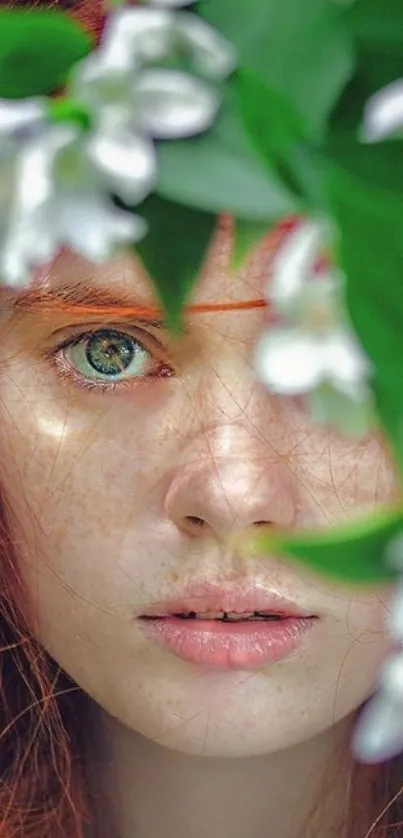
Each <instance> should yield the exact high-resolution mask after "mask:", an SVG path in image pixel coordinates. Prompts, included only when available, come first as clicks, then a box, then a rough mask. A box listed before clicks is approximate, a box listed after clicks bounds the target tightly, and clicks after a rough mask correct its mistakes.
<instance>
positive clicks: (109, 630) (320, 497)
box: [0, 225, 396, 756]
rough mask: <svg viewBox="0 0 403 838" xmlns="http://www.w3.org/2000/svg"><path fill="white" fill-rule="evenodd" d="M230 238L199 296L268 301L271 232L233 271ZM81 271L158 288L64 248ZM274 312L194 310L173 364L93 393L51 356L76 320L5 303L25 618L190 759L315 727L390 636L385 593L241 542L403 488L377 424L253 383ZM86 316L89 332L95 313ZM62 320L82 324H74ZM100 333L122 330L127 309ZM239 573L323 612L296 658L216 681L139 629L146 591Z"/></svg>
mask: <svg viewBox="0 0 403 838" xmlns="http://www.w3.org/2000/svg"><path fill="white" fill-rule="evenodd" d="M230 251H231V230H230V226H229V225H227V226H226V225H223V226H222V228H221V229H220V230H219V231H218V232H217V235H216V237H215V240H214V242H213V244H212V247H211V251H210V254H209V257H208V259H207V260H206V263H205V265H204V266H203V269H202V272H201V276H200V280H199V283H198V285H197V289H196V292H195V294H194V301H195V302H200V301H214V300H247V299H251V298H255V297H258V296H261V295H262V293H263V292H264V287H265V283H266V282H267V264H268V254H269V245H268V242H267V240H264V241H263V242H262V243H261V245H260V246H259V248H257V249H256V251H255V252H254V253H253V254H252V256H251V258H250V259H249V260H248V261H247V263H246V264H245V266H244V268H243V269H242V271H241V272H240V273H239V274H238V275H237V276H236V277H234V275H233V274H232V273H231V270H230V255H231V254H230ZM73 274H74V276H75V278H77V277H78V278H80V277H82V281H83V282H85V277H87V276H89V275H90V276H91V279H92V280H99V281H100V282H102V280H104V281H105V280H107V278H108V276H113V277H114V281H116V282H118V283H121V284H126V286H127V285H128V284H131V285H132V286H133V289H134V290H135V291H136V292H137V293H140V294H142V295H144V296H146V297H147V295H148V296H149V295H150V294H151V293H152V292H151V288H150V283H149V282H148V281H147V279H146V277H145V276H144V273H143V272H142V270H141V268H140V267H139V266H138V265H136V263H135V262H134V261H131V259H129V257H119V259H116V260H115V262H114V263H113V264H112V266H108V268H96V269H94V268H93V267H92V266H90V265H88V263H85V262H84V261H83V260H81V259H79V258H78V257H74V256H72V255H71V254H67V255H64V256H63V257H62V258H61V259H59V260H58V261H57V263H56V264H55V266H54V267H53V269H52V271H51V276H50V281H51V282H63V281H64V280H66V279H69V278H70V277H71V276H72V275H73ZM265 317H266V314H265V312H264V310H261V309H260V310H259V309H257V310H252V311H246V312H245V311H243V312H240V313H237V312H224V313H215V314H201V315H199V314H198V315H191V316H190V317H189V321H188V323H189V333H188V335H187V336H186V337H185V338H183V339H182V341H178V340H177V339H173V338H172V337H170V336H167V335H166V334H165V333H164V332H159V333H158V334H157V333H156V332H155V330H154V331H153V332H152V333H153V335H154V338H155V339H156V340H158V341H159V343H160V344H161V345H162V350H161V349H160V352H161V351H162V354H163V355H164V356H165V357H166V358H168V357H169V358H170V360H171V361H173V367H174V369H175V373H176V375H175V376H174V377H171V378H167V379H158V378H157V379H149V380H147V381H141V380H137V381H133V386H132V387H130V388H127V387H126V388H125V389H121V390H116V391H115V392H109V393H98V392H96V391H93V390H92V391H87V390H85V389H83V388H80V387H78V386H77V385H75V384H74V383H73V382H71V381H70V382H66V381H63V380H61V379H60V378H59V377H58V375H57V372H56V370H55V368H54V367H53V366H52V365H51V363H50V362H49V361H48V360H46V358H45V352H46V351H47V350H49V348H51V347H53V346H54V345H55V344H56V343H57V341H58V340H59V337H58V338H56V337H55V336H54V333H55V331H56V330H61V332H62V338H64V337H66V334H67V333H68V330H69V329H71V327H72V322H71V319H70V321H69V319H68V317H67V318H66V316H64V317H63V318H62V319H60V318H59V319H58V316H57V315H55V314H53V315H52V317H51V318H50V319H49V318H48V319H47V318H46V317H45V316H44V315H40V314H39V313H37V314H35V315H33V314H30V315H29V316H28V315H26V316H23V317H21V318H18V319H16V320H15V321H11V320H10V319H9V317H8V315H7V314H5V315H3V329H2V336H1V341H0V382H1V384H0V386H1V394H2V399H1V403H0V427H1V434H0V464H1V465H0V479H1V481H2V483H3V485H4V487H5V494H6V497H7V500H8V503H9V505H10V509H11V510H12V511H13V515H12V516H10V526H11V527H12V530H13V537H14V538H15V539H16V541H17V543H18V545H19V552H20V556H21V569H22V574H23V578H24V581H25V583H26V585H27V587H28V590H29V592H30V595H31V596H32V597H33V598H34V601H35V604H36V606H37V613H38V620H37V625H36V626H35V630H36V632H37V634H38V636H39V637H40V639H41V640H42V641H43V643H44V645H45V647H46V648H47V650H48V651H49V652H50V654H51V655H52V656H54V657H55V658H56V659H57V660H58V662H59V663H60V664H61V666H62V667H63V668H64V669H65V670H66V671H67V672H68V673H69V674H70V675H71V676H72V677H73V678H74V679H75V680H76V681H77V682H78V684H79V685H80V686H81V687H82V688H83V689H84V690H86V691H87V692H88V693H89V695H91V696H92V697H93V698H94V699H95V701H96V702H98V703H99V705H101V707H103V708H104V709H105V710H107V711H108V712H109V713H111V714H112V715H113V716H115V717H117V718H118V719H119V720H120V721H121V722H123V723H124V724H125V725H126V726H127V727H129V728H131V729H133V730H136V731H138V732H140V733H142V734H143V735H145V736H146V737H150V738H153V739H154V740H155V741H157V742H160V743H161V744H164V745H166V746H168V747H170V748H175V749H177V750H180V751H182V752H185V753H198V752H199V751H200V750H201V749H203V752H204V753H210V754H212V755H217V756H219V755H227V756H231V755H239V754H243V755H253V754H263V753H269V752H272V751H275V750H278V749H285V748H288V747H291V746H293V745H295V744H297V743H299V742H302V741H304V740H306V739H308V738H309V737H311V736H313V735H315V734H316V733H319V732H321V731H323V730H325V729H326V728H328V727H329V726H331V725H333V724H334V723H335V722H336V721H337V720H339V719H342V718H343V717H344V716H346V715H347V714H348V713H350V712H351V711H352V710H353V709H355V708H356V707H358V706H359V705H360V704H361V703H362V702H363V701H364V700H365V699H366V698H367V697H368V695H369V694H370V693H371V691H372V688H373V685H374V679H375V676H376V672H377V669H378V665H379V661H380V659H381V658H382V656H383V655H384V654H385V652H386V650H387V648H388V641H387V638H386V635H385V617H386V615H387V596H388V593H389V592H388V589H387V588H378V589H375V590H374V589H373V588H372V589H371V590H367V589H359V590H356V589H352V588H351V587H347V586H344V585H342V584H337V585H336V584H334V583H333V582H329V581H328V580H326V579H323V578H320V577H317V576H315V575H313V574H312V573H311V572H309V571H308V570H305V569H304V568H302V567H301V566H300V565H293V564H292V563H290V562H288V563H285V562H280V561H279V560H278V559H274V558H271V557H264V558H262V557H259V556H257V555H250V556H246V557H245V556H244V555H242V556H240V555H239V553H237V548H236V546H234V544H235V545H236V540H237V539H238V537H239V536H241V535H242V533H243V532H246V531H247V530H248V528H249V527H250V526H251V525H253V524H254V522H257V521H259V522H261V521H266V522H267V524H266V525H267V527H270V526H271V525H272V524H280V525H286V526H292V527H308V526H309V527H311V526H327V525H329V524H333V523H335V522H338V521H345V520H346V519H348V518H351V517H353V516H356V515H358V514H359V513H360V512H364V511H369V510H371V509H373V508H375V507H376V506H377V505H379V504H382V503H386V502H388V501H389V500H391V499H392V498H393V496H394V494H395V492H396V486H395V480H394V474H393V469H392V467H391V465H390V463H389V461H388V458H387V455H386V453H385V448H384V446H383V444H382V441H381V440H380V438H379V437H377V436H371V437H369V438H368V439H366V440H365V441H361V442H360V443H359V444H357V443H355V442H351V441H350V440H346V439H343V438H341V437H338V436H337V435H336V434H331V433H329V432H327V431H324V430H319V429H318V428H315V427H312V425H310V423H309V419H308V417H307V416H306V415H305V414H304V412H303V411H302V410H301V407H300V405H299V404H297V403H296V401H293V400H292V399H287V400H282V399H278V398H276V397H274V396H273V395H270V394H269V393H268V392H267V391H266V390H265V388H264V387H263V386H262V385H261V384H260V383H259V382H258V381H257V380H256V376H255V374H254V372H253V369H252V366H251V352H252V349H253V345H254V342H255V340H256V337H257V335H258V333H259V330H260V329H261V328H262V325H263V323H264V321H265ZM59 320H60V322H59ZM78 323H79V326H80V328H81V327H82V331H83V332H84V331H86V330H89V329H90V328H91V329H92V328H99V323H98V321H97V319H96V318H91V316H90V315H87V316H86V319H85V318H84V317H81V318H80V319H79V320H78ZM73 325H74V329H75V331H76V332H77V331H79V330H77V318H76V319H75V320H74V323H73ZM103 325H104V324H103ZM111 327H112V328H114V329H123V330H126V331H127V330H128V324H127V323H122V322H120V321H119V320H117V321H113V322H112V321H111ZM142 328H144V327H142ZM136 334H137V332H136ZM190 516H193V517H194V518H200V519H202V520H203V521H204V522H205V525H204V526H203V527H201V528H200V527H199V528H195V527H194V526H193V525H192V524H191V523H189V518H190ZM247 573H250V574H251V575H254V576H256V577H257V578H258V579H259V580H260V581H261V582H262V583H265V584H267V586H268V587H269V588H270V589H272V590H276V591H279V592H281V593H282V594H283V595H284V596H286V597H289V598H291V599H292V600H294V601H296V602H297V603H298V604H299V605H301V607H303V608H308V609H309V610H310V611H311V612H312V613H317V614H319V615H320V616H321V618H322V620H321V623H320V624H319V625H318V626H317V627H316V628H315V630H314V633H313V634H312V635H311V636H310V640H309V642H308V643H307V644H306V645H305V646H303V647H301V648H300V649H299V650H298V652H296V653H295V654H293V655H292V656H291V657H290V658H289V659H287V660H284V661H282V662H280V663H277V664H275V665H273V666H267V667H266V668H265V669H262V671H260V672H258V673H242V672H232V673H226V674H225V676H224V674H221V675H219V674H217V673H216V674H214V675H213V674H212V673H209V672H206V671H203V672H202V671H198V670H196V669H194V668H193V667H191V666H190V665H189V664H187V663H185V662H183V661H181V660H179V659H177V658H175V657H173V656H172V655H171V654H170V653H169V652H168V651H165V650H164V649H161V648H157V647H156V646H154V645H153V644H152V643H151V642H150V641H148V640H147V639H146V638H145V637H144V635H143V634H142V633H140V632H139V630H138V628H137V627H136V623H135V618H136V616H138V615H139V614H140V613H141V612H142V610H144V608H145V606H146V605H147V604H148V603H150V602H153V601H155V600H160V599H162V598H168V597H173V596H178V595H180V593H181V591H182V590H183V589H184V587H185V586H186V585H187V584H189V583H190V582H195V581H204V580H206V579H209V580H217V579H218V578H219V577H220V576H223V575H225V576H226V578H229V577H230V576H232V577H233V578H237V577H239V576H245V575H246V574H247ZM178 719H179V720H180V724H179V723H178ZM273 719H275V720H276V723H275V724H273Z"/></svg>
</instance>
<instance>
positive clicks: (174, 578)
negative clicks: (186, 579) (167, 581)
mask: <svg viewBox="0 0 403 838" xmlns="http://www.w3.org/2000/svg"><path fill="white" fill-rule="evenodd" d="M170 577H171V579H172V582H179V573H174V572H172V573H170Z"/></svg>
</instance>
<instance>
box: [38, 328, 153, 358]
mask: <svg viewBox="0 0 403 838" xmlns="http://www.w3.org/2000/svg"><path fill="white" fill-rule="evenodd" d="M151 328H152V327H151ZM103 329H107V330H108V329H111V330H115V331H117V332H122V334H127V335H129V337H132V338H134V339H136V338H137V339H138V340H139V341H140V342H144V343H145V345H146V342H147V341H151V343H152V345H153V348H154V350H157V351H160V352H164V353H165V354H168V350H167V348H166V347H165V346H164V345H163V344H162V343H161V341H160V340H158V338H157V337H156V336H155V335H153V334H152V332H150V331H148V330H146V329H143V328H141V326H138V325H137V323H134V322H130V323H128V322H126V323H121V322H118V321H111V320H108V321H105V322H100V321H99V320H98V321H96V322H95V323H85V324H83V323H80V324H76V325H74V326H64V327H63V328H61V329H56V331H54V332H52V335H51V336H50V338H49V344H50V346H49V347H48V351H49V352H52V351H53V349H54V350H55V351H56V352H57V351H59V350H61V349H64V348H65V347H66V346H69V345H71V343H72V342H73V341H74V340H75V339H76V340H77V343H78V342H79V341H81V340H85V339H86V338H88V337H91V336H92V335H93V334H95V333H96V332H99V331H102V330H103ZM63 335H65V338H64V339H63V338H62V336H63ZM146 348H148V347H147V346H146ZM150 351H151V350H150Z"/></svg>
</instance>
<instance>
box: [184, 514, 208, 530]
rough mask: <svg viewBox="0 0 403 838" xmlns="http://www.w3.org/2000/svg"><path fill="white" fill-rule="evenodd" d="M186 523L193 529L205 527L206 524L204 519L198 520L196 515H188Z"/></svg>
mask: <svg viewBox="0 0 403 838" xmlns="http://www.w3.org/2000/svg"><path fill="white" fill-rule="evenodd" d="M186 521H187V522H188V523H189V524H191V525H192V526H193V527H204V525H205V523H206V522H205V521H203V518H197V517H196V515H186Z"/></svg>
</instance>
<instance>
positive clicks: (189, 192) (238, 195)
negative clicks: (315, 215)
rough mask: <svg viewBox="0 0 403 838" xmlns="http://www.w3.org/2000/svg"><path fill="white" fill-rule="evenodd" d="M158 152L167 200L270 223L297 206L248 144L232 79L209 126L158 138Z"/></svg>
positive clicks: (160, 184) (293, 211) (160, 186)
mask: <svg viewBox="0 0 403 838" xmlns="http://www.w3.org/2000/svg"><path fill="white" fill-rule="evenodd" d="M158 157H159V181H158V186H157V192H158V194H159V195H161V196H163V197H164V198H167V199H169V200H172V201H178V202H179V203H181V204H185V205H187V206H193V207H197V208H199V209H203V210H206V211H207V212H212V213H223V212H227V213H231V214H232V215H235V216H237V217H238V218H244V219H247V220H250V221H253V220H254V221H258V220H259V221H266V222H267V224H268V225H270V224H271V223H272V222H274V221H277V220H279V219H281V218H284V216H286V215H293V214H298V213H299V212H300V211H301V208H302V207H301V202H300V201H298V199H297V198H296V197H295V195H293V194H292V193H291V192H290V191H289V190H288V189H287V188H286V187H284V186H283V185H282V184H281V182H280V181H279V180H278V178H276V176H275V174H274V173H273V172H270V171H269V167H268V166H267V165H266V164H264V163H263V162H262V161H261V160H260V158H259V155H258V154H257V152H256V150H255V149H254V148H252V145H251V144H250V140H249V138H248V135H247V133H246V131H245V128H244V126H243V124H242V120H241V117H240V115H239V113H238V110H237V100H236V92H235V89H234V87H233V85H231V84H230V85H228V87H226V88H225V91H224V102H223V107H222V110H221V112H220V114H219V116H218V118H217V120H216V122H215V124H214V125H213V127H212V128H211V130H210V131H208V132H207V133H206V134H204V135H203V136H199V137H194V138H192V139H187V140H182V141H179V140H178V141H175V142H160V143H158Z"/></svg>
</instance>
